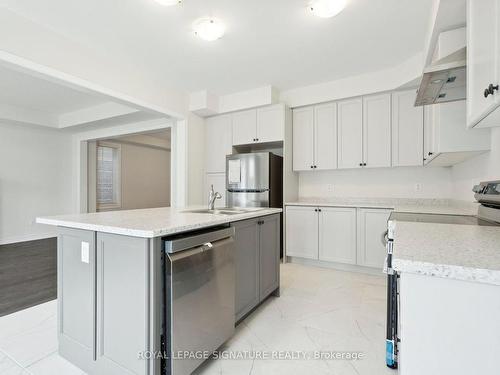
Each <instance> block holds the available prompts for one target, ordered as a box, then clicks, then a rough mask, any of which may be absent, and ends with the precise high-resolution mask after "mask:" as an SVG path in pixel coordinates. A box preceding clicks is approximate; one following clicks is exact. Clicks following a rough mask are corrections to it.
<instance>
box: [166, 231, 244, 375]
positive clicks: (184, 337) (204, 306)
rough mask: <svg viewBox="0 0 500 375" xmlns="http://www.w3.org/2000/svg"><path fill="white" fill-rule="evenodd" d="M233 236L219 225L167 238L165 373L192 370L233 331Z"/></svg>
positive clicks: (177, 373)
mask: <svg viewBox="0 0 500 375" xmlns="http://www.w3.org/2000/svg"><path fill="white" fill-rule="evenodd" d="M233 236H234V228H232V227H215V228H210V229H208V230H202V231H197V232H189V233H187V234H181V235H175V236H172V237H166V238H164V241H163V244H164V286H165V289H164V293H163V295H164V297H165V298H164V304H163V307H164V311H163V312H164V314H163V317H164V319H163V328H164V329H163V337H162V349H163V350H162V351H163V353H164V355H165V356H166V358H165V359H164V360H163V363H162V368H163V373H164V374H167V375H185V374H186V375H187V374H191V373H192V372H193V371H194V370H195V369H196V368H197V367H198V366H199V365H200V364H201V363H202V362H203V361H204V360H205V359H206V357H207V353H211V352H213V351H215V350H217V348H219V347H220V346H221V345H222V344H223V343H224V342H225V341H226V340H227V339H229V338H230V337H231V336H232V335H233V333H234V323H235V321H234V316H235V315H234V314H235V302H234V300H235V270H234V245H233Z"/></svg>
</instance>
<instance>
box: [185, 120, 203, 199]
mask: <svg viewBox="0 0 500 375" xmlns="http://www.w3.org/2000/svg"><path fill="white" fill-rule="evenodd" d="M186 147H187V163H186V165H187V205H190V206H192V205H199V204H202V203H203V202H204V199H203V197H204V193H203V178H204V176H205V120H203V118H201V117H199V116H196V115H194V114H190V115H189V116H188V120H187V144H186Z"/></svg>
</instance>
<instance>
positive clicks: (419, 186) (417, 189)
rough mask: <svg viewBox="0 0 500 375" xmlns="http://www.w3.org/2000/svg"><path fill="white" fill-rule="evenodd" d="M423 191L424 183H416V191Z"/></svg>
mask: <svg viewBox="0 0 500 375" xmlns="http://www.w3.org/2000/svg"><path fill="white" fill-rule="evenodd" d="M421 191H422V184H421V183H416V184H415V193H420V192H421Z"/></svg>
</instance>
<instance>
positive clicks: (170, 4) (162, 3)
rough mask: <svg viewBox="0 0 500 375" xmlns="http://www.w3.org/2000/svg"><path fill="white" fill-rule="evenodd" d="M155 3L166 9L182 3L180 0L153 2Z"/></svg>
mask: <svg viewBox="0 0 500 375" xmlns="http://www.w3.org/2000/svg"><path fill="white" fill-rule="evenodd" d="M155 1H156V2H157V3H158V4H161V5H164V6H166V7H169V6H172V5H177V4H180V3H182V0H155Z"/></svg>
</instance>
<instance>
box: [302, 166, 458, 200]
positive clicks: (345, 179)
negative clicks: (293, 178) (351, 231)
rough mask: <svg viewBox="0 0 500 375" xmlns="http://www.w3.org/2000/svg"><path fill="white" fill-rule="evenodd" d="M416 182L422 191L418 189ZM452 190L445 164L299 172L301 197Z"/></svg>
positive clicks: (438, 194) (437, 194) (446, 193)
mask: <svg viewBox="0 0 500 375" xmlns="http://www.w3.org/2000/svg"><path fill="white" fill-rule="evenodd" d="M417 183H418V184H420V185H421V191H420V192H416V191H415V184H417ZM331 185H333V191H332V190H330V187H331ZM451 193H452V183H451V168H443V167H435V168H432V167H405V168H372V169H368V168H367V169H362V170H360V169H346V170H335V171H314V172H301V173H300V175H299V197H300V198H328V197H367V198H450V195H451Z"/></svg>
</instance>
